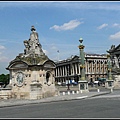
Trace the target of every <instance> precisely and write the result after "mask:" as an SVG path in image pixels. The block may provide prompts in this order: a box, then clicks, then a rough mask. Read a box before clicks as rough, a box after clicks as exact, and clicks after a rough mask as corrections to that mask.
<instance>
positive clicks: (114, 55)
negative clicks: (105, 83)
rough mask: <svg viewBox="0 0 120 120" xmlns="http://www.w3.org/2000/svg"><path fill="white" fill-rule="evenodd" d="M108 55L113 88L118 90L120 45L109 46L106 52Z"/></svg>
mask: <svg viewBox="0 0 120 120" xmlns="http://www.w3.org/2000/svg"><path fill="white" fill-rule="evenodd" d="M107 52H108V53H109V54H110V59H111V65H112V70H111V72H112V75H113V78H114V79H115V80H114V87H116V88H120V44H119V45H118V46H115V45H111V48H110V49H109V50H108V51H107Z"/></svg>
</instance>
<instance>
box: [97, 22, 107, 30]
mask: <svg viewBox="0 0 120 120" xmlns="http://www.w3.org/2000/svg"><path fill="white" fill-rule="evenodd" d="M107 26H108V24H106V23H104V24H102V25H100V26H99V27H98V29H99V30H100V29H103V28H105V27H107Z"/></svg>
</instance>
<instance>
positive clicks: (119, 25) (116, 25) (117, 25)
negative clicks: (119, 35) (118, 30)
mask: <svg viewBox="0 0 120 120" xmlns="http://www.w3.org/2000/svg"><path fill="white" fill-rule="evenodd" d="M112 26H113V27H120V24H118V23H114V24H113V25H112Z"/></svg>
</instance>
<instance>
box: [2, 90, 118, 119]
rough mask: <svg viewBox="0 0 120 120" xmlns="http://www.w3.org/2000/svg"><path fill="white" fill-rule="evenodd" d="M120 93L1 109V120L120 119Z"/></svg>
mask: <svg viewBox="0 0 120 120" xmlns="http://www.w3.org/2000/svg"><path fill="white" fill-rule="evenodd" d="M119 93H120V91H116V92H113V93H111V94H108V95H103V96H96V97H93V98H87V99H81V100H71V101H59V102H50V103H37V104H28V105H22V106H13V107H3V108H0V118H120V94H119Z"/></svg>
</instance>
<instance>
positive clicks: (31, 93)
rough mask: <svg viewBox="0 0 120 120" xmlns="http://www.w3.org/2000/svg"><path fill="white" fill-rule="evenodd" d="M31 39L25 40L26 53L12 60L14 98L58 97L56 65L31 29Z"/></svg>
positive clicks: (10, 67) (11, 71)
mask: <svg viewBox="0 0 120 120" xmlns="http://www.w3.org/2000/svg"><path fill="white" fill-rule="evenodd" d="M31 31H32V33H30V38H29V39H28V40H24V45H25V49H24V53H20V54H19V55H18V56H16V58H15V59H14V60H12V61H11V62H10V63H9V65H8V67H7V68H6V69H7V70H9V73H10V85H11V86H12V89H11V96H12V98H18V99H21V98H22V99H40V98H44V97H49V96H55V95H58V90H57V89H56V87H55V68H56V65H55V63H54V62H53V61H52V60H50V59H49V58H48V57H47V56H46V55H45V53H44V52H43V50H42V45H41V44H40V42H39V37H38V33H37V32H36V29H35V27H34V26H32V27H31Z"/></svg>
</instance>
